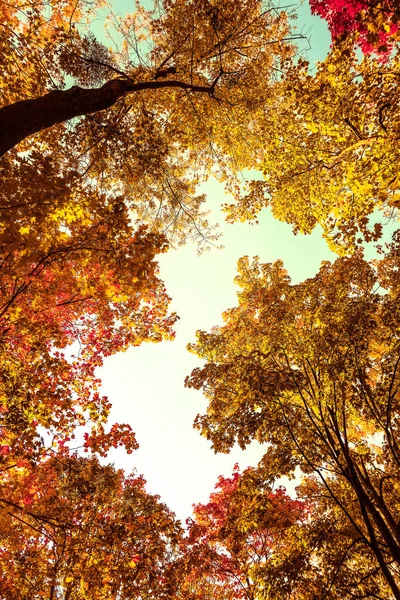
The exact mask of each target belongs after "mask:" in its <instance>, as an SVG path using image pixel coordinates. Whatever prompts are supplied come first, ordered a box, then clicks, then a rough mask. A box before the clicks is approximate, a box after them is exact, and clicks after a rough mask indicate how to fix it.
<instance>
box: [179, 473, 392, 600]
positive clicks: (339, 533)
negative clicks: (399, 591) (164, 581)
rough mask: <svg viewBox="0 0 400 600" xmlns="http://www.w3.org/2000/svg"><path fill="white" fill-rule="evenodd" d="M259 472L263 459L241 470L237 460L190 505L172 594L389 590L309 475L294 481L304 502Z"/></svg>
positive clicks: (334, 597)
mask: <svg viewBox="0 0 400 600" xmlns="http://www.w3.org/2000/svg"><path fill="white" fill-rule="evenodd" d="M265 474H266V472H265V470H264V469H263V466H262V465H259V466H258V467H257V468H247V469H246V470H245V471H244V472H243V473H242V474H240V472H239V470H238V469H237V467H236V468H235V470H234V473H233V475H232V477H230V478H224V477H220V478H219V480H218V483H217V485H216V489H217V491H216V492H214V493H213V494H211V496H210V501H209V502H208V503H207V504H199V505H197V506H195V507H194V517H193V519H188V521H187V524H188V535H187V537H186V538H185V539H184V540H183V542H182V544H181V547H182V552H183V554H182V557H181V558H180V559H178V561H177V564H178V569H177V571H178V573H179V578H178V579H179V582H180V585H179V584H178V591H179V592H180V594H181V596H180V595H179V593H178V595H177V597H178V598H179V597H185V598H188V599H190V600H192V599H193V600H194V599H196V600H203V599H208V598H210V597H212V598H218V599H219V598H220V599H221V600H228V599H231V598H235V599H236V598H245V599H248V600H264V599H265V600H267V599H268V600H273V599H276V600H278V599H279V600H294V599H296V600H316V599H317V598H318V599H321V598H324V599H329V600H344V599H346V600H350V599H351V598H354V597H355V596H356V597H363V594H365V596H364V597H370V596H369V594H375V596H372V595H371V597H375V598H388V597H390V590H389V589H388V587H387V585H386V584H385V581H384V579H383V577H382V575H381V574H380V573H379V569H377V568H376V566H375V565H374V563H373V558H372V560H371V554H370V553H369V552H368V550H367V549H366V548H365V547H364V545H363V544H362V543H360V540H359V538H358V537H357V535H356V534H355V532H354V531H352V529H351V527H349V525H348V523H346V520H345V519H344V518H343V515H342V514H341V512H340V510H335V508H336V507H335V506H334V505H332V504H330V505H329V508H327V507H326V505H325V504H326V495H325V496H324V495H323V494H322V495H319V494H316V487H315V481H312V482H310V484H309V485H308V486H306V485H303V486H301V489H300V488H298V491H299V493H300V494H302V495H303V496H304V497H306V496H307V499H306V501H304V500H298V499H293V498H290V497H289V496H288V495H287V494H286V493H285V490H284V489H283V488H282V487H278V488H276V489H275V490H273V489H272V487H271V484H270V477H269V475H268V474H267V476H266V477H265ZM311 490H312V491H311ZM324 503H325V504H324ZM332 511H333V512H334V516H333V515H332ZM355 565H356V567H357V568H356V569H355Z"/></svg>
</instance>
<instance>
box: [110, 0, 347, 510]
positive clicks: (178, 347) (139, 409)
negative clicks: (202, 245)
mask: <svg viewBox="0 0 400 600" xmlns="http://www.w3.org/2000/svg"><path fill="white" fill-rule="evenodd" d="M114 10H115V12H121V13H123V12H124V11H125V12H128V11H129V10H133V7H132V9H129V4H128V3H127V2H126V0H116V1H115V9H114ZM297 25H298V30H299V32H302V33H305V34H307V36H308V37H309V38H310V40H311V45H312V48H313V50H312V53H311V54H310V60H311V61H315V60H316V59H318V58H319V59H322V58H323V57H324V55H325V53H326V51H327V50H328V47H329V36H328V34H327V30H326V27H325V25H324V23H323V22H322V21H320V20H319V19H316V18H313V19H311V18H310V16H309V13H308V11H307V8H306V7H302V8H301V9H300V18H299V20H298V23H297ZM202 191H205V192H206V193H207V196H208V202H207V207H208V208H209V209H210V210H211V214H210V221H211V222H219V223H220V231H221V233H222V238H221V243H222V244H223V245H224V249H223V250H215V249H213V248H211V249H210V252H207V253H203V254H202V255H201V256H198V255H197V252H196V247H195V246H194V245H188V246H185V247H183V248H179V249H178V250H175V251H170V252H169V253H168V254H166V255H165V256H162V257H161V260H160V276H161V278H162V279H163V280H164V281H165V283H166V286H167V290H168V293H169V295H170V296H171V297H172V298H173V301H172V305H171V309H172V310H175V311H176V312H177V313H178V314H179V315H180V321H179V322H178V324H177V327H176V332H177V335H176V339H175V340H174V341H173V342H164V343H162V344H157V345H153V344H145V345H143V346H141V347H139V348H131V349H130V350H128V351H127V352H126V353H124V354H118V355H116V356H113V357H111V358H108V359H107V360H106V361H105V365H104V367H103V368H102V369H101V370H100V372H99V375H100V377H101V378H102V380H103V388H102V391H103V392H104V393H105V394H107V395H108V396H109V399H110V400H111V402H112V404H113V410H112V415H111V421H112V422H115V421H119V422H128V423H130V424H131V426H132V428H133V429H134V431H135V432H136V435H137V439H138V442H139V444H140V449H139V450H138V451H136V452H134V453H133V454H131V455H126V454H125V453H124V452H122V451H121V450H118V451H113V452H112V453H111V454H110V458H111V460H112V461H113V462H114V463H115V465H116V466H117V467H123V468H125V469H126V470H128V471H130V470H131V469H132V468H136V469H137V470H138V471H139V472H140V473H143V474H144V477H145V479H146V480H147V483H148V485H147V488H148V490H149V491H150V492H152V493H158V494H159V495H160V496H161V498H162V500H163V501H165V502H166V503H167V504H168V506H169V507H170V508H171V509H172V510H174V511H175V512H176V514H177V515H178V517H179V518H181V519H182V520H184V519H186V518H187V517H188V516H190V514H191V506H192V504H193V503H197V502H205V501H207V498H208V496H209V494H210V493H211V492H212V491H213V487H214V485H215V483H216V481H217V478H218V475H225V476H227V475H230V474H231V472H232V469H233V465H234V464H235V462H239V464H240V465H241V466H242V467H246V466H247V465H251V464H252V465H255V464H256V463H257V461H258V459H259V458H261V455H262V450H261V448H260V447H259V446H257V445H254V446H252V447H250V448H249V449H248V450H247V451H246V452H241V451H240V449H234V451H232V452H231V454H229V455H215V454H214V453H213V452H212V451H211V449H210V444H209V442H207V440H205V439H204V438H202V437H201V436H200V434H199V433H198V432H197V431H194V430H193V429H192V423H193V420H194V417H195V416H196V414H197V413H198V412H203V411H204V410H205V407H206V402H205V399H204V398H203V397H202V394H201V393H200V392H196V391H194V390H189V389H185V388H184V387H183V382H184V378H185V376H186V375H188V374H189V373H190V372H191V370H192V369H193V368H194V367H196V366H199V364H200V361H199V360H198V359H196V357H194V356H193V355H190V354H189V353H188V352H187V350H186V345H187V343H189V342H192V341H194V338H195V332H196V330H197V329H206V330H208V329H210V327H212V326H213V325H216V324H218V323H220V322H221V313H222V312H223V311H224V310H226V309H227V308H229V307H231V306H234V305H235V304H236V289H235V285H234V284H233V278H234V276H235V274H236V263H237V260H238V259H239V258H240V257H241V256H243V255H245V254H247V255H249V256H254V255H258V256H259V257H260V258H261V260H262V261H265V262H268V261H273V260H276V259H278V258H281V259H283V260H284V263H285V267H286V269H287V270H288V271H289V274H290V275H291V277H292V279H293V281H301V280H303V279H305V278H307V277H310V276H313V275H314V274H315V273H316V272H317V271H318V268H319V265H320V262H321V260H327V259H334V258H335V257H334V255H333V254H332V253H331V252H329V250H328V249H327V247H326V244H325V242H324V241H323V240H322V237H321V235H320V231H318V230H316V231H315V232H314V233H313V234H312V235H311V236H293V235H292V233H291V228H290V226H289V225H286V224H283V223H280V222H278V221H276V220H274V219H273V218H272V217H271V215H270V214H269V212H268V211H266V210H265V211H263V212H262V213H261V215H260V219H259V224H258V225H250V224H246V223H245V224H243V223H238V224H235V225H227V224H226V223H225V222H224V221H223V216H222V214H221V212H220V211H219V206H220V205H221V204H222V203H223V202H226V201H227V200H228V199H227V197H226V196H225V195H224V191H223V189H222V187H221V186H220V185H218V184H217V183H215V182H209V183H208V184H207V185H206V186H205V187H204V190H202Z"/></svg>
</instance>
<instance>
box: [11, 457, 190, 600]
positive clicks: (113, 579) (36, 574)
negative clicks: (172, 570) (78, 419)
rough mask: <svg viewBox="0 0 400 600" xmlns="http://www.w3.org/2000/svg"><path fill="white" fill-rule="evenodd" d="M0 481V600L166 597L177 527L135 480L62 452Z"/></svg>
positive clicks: (22, 464)
mask: <svg viewBox="0 0 400 600" xmlns="http://www.w3.org/2000/svg"><path fill="white" fill-rule="evenodd" d="M1 479H2V493H1V497H0V506H1V514H0V529H1V535H2V544H1V550H0V565H1V570H0V593H1V597H2V598H4V600H14V599H15V600H17V599H18V600H28V599H29V600H41V599H43V598H44V599H47V600H75V599H81V598H88V599H89V598H90V600H92V599H93V600H103V599H106V598H111V597H113V598H114V597H118V598H144V597H145V598H148V599H149V600H150V599H152V598H157V599H158V598H170V595H169V593H170V592H169V591H168V589H167V585H166V582H165V579H164V577H163V573H164V571H165V570H167V569H168V568H169V563H170V562H171V560H172V557H173V549H174V547H175V546H176V545H177V543H178V542H179V539H180V536H181V529H180V526H179V523H178V522H176V520H175V518H174V515H173V514H172V513H171V512H170V511H169V510H168V508H167V507H166V506H165V505H164V504H162V503H160V502H159V499H158V497H157V496H152V495H151V494H149V493H148V492H146V490H145V486H144V484H145V481H144V479H143V478H142V477H139V476H137V475H136V474H135V473H132V474H131V475H129V476H125V475H124V474H123V472H122V471H121V470H119V471H118V470H115V469H114V468H113V467H112V466H110V465H108V466H102V465H100V464H99V462H98V460H97V459H96V458H93V457H92V458H82V457H79V456H77V455H75V454H69V453H68V452H67V451H66V450H62V451H60V452H59V453H57V454H54V455H53V456H51V457H48V458H47V459H46V460H44V461H42V462H41V464H40V465H39V466H37V467H36V466H35V465H32V464H29V461H28V460H23V461H21V462H20V463H19V464H18V465H16V466H15V467H14V468H13V469H12V471H10V470H9V471H7V472H5V473H4V472H3V473H2V475H1Z"/></svg>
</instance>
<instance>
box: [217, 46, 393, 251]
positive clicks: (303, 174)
mask: <svg viewBox="0 0 400 600" xmlns="http://www.w3.org/2000/svg"><path fill="white" fill-rule="evenodd" d="M398 72H399V56H398V55H394V56H393V58H392V59H391V61H390V62H388V63H387V64H385V65H384V66H383V65H382V63H381V62H379V60H377V59H373V58H371V57H365V58H364V59H363V60H362V61H360V60H359V59H358V58H357V55H356V53H355V51H354V49H353V48H352V44H351V43H350V41H346V42H342V43H341V44H337V45H335V46H334V48H333V49H332V51H331V52H330V54H329V56H328V57H327V58H326V60H325V61H324V62H321V63H319V64H318V66H317V71H316V73H315V75H311V74H310V73H309V65H308V63H307V62H304V61H302V60H300V61H299V62H298V64H297V65H295V66H292V67H290V68H288V70H287V71H286V73H285V75H284V76H283V77H282V79H281V81H280V82H279V87H278V84H277V88H276V98H275V100H274V101H272V102H271V104H266V109H265V112H264V117H263V118H262V119H261V120H260V122H259V127H260V129H262V130H263V133H262V134H261V138H260V142H261V145H262V147H263V153H264V155H263V158H262V159H261V160H260V170H262V171H263V173H264V179H260V178H259V179H258V180H253V181H251V180H250V181H249V182H248V189H247V196H246V193H243V190H242V191H241V194H240V196H239V195H238V196H237V197H236V198H235V201H234V203H231V204H227V206H226V207H225V210H226V212H227V214H228V219H229V220H230V221H235V220H255V219H256V218H257V215H258V213H259V212H260V210H261V209H263V208H264V207H267V206H269V207H270V208H271V211H272V213H273V215H274V216H275V217H276V218H277V219H279V220H281V221H285V222H287V223H290V224H291V225H292V226H293V230H294V232H295V233H306V234H307V233H310V232H311V231H312V230H313V229H314V228H315V227H316V226H317V225H319V226H321V228H322V230H323V235H324V237H325V238H326V240H327V242H328V244H329V246H330V248H331V249H332V250H334V251H335V252H337V253H339V254H349V253H352V252H354V251H355V249H356V248H357V247H360V245H361V244H362V243H363V242H364V241H366V242H369V241H377V240H378V239H379V238H380V236H381V235H382V231H383V227H382V225H381V222H382V221H385V220H389V219H393V218H397V216H398V205H399V171H398V165H399V149H398V141H397V140H398V137H399V130H398V123H399V113H398V107H399V105H400V103H399V98H398V85H397V74H398ZM377 220H378V221H379V222H377Z"/></svg>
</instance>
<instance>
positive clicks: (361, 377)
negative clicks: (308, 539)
mask: <svg viewBox="0 0 400 600" xmlns="http://www.w3.org/2000/svg"><path fill="white" fill-rule="evenodd" d="M399 241H400V240H399V236H398V235H397V237H396V238H395V240H394V241H393V243H392V244H391V245H390V247H389V249H388V254H387V255H386V256H385V257H383V258H382V259H381V260H380V261H376V262H375V263H373V264H368V263H367V262H365V261H364V260H363V258H362V257H361V255H360V253H357V254H356V255H354V256H353V257H352V258H341V259H338V260H337V261H336V262H335V263H333V264H330V263H323V265H322V267H321V269H320V271H319V273H318V274H317V275H316V276H315V277H314V278H312V279H309V280H307V281H305V282H304V283H300V284H297V285H291V284H290V279H289V277H288V275H287V273H286V271H285V270H284V268H283V265H282V263H281V262H280V261H278V262H277V263H275V264H264V265H260V264H259V262H258V261H257V259H255V260H254V261H253V262H252V263H251V262H250V261H249V260H248V258H247V257H244V258H242V259H241V260H240V261H239V274H238V276H237V278H236V282H237V283H238V284H239V285H240V287H241V288H242V290H241V292H240V293H239V294H238V296H239V306H238V307H236V308H233V309H230V310H228V311H226V312H225V313H224V320H225V325H223V326H221V327H215V328H214V329H213V330H212V331H211V333H205V332H198V334H197V338H198V340H197V343H196V344H192V345H190V346H189V348H190V350H191V351H193V352H195V353H196V354H197V355H198V356H199V357H201V358H202V359H203V360H205V361H206V364H205V366H204V367H203V368H198V369H195V370H194V371H193V372H192V374H191V376H190V377H189V378H188V379H187V381H186V384H187V385H189V386H190V387H194V388H196V389H200V388H201V389H203V391H204V393H205V395H206V397H207V398H208V400H209V407H208V410H207V414H205V415H203V416H198V417H197V419H196V423H195V424H196V427H197V428H199V429H200V430H201V431H202V434H203V435H205V436H206V437H207V438H208V439H210V440H211V441H212V444H213V447H214V449H215V450H216V451H220V452H221V451H222V452H228V451H229V449H230V448H231V447H232V445H233V444H234V443H235V442H236V441H237V442H238V443H239V445H240V446H241V447H242V448H243V447H245V446H246V445H247V444H248V443H250V441H251V440H253V439H256V440H258V441H259V442H262V443H266V444H268V446H267V449H266V454H265V457H264V459H263V461H262V466H263V473H264V477H265V478H266V479H267V480H268V478H269V479H270V481H274V480H275V479H276V478H279V477H280V476H283V475H289V476H290V475H293V474H294V473H295V470H296V469H301V472H302V473H303V476H304V478H305V485H306V486H311V489H313V491H312V492H311V493H310V496H311V497H312V496H313V495H317V496H318V495H319V496H321V507H323V506H324V503H325V514H326V515H327V517H328V520H329V517H330V518H331V519H332V518H333V515H334V514H335V512H336V513H337V511H338V510H339V511H341V513H342V515H343V518H344V521H345V522H346V523H347V526H348V527H350V529H351V531H352V536H355V539H357V540H358V541H357V545H359V544H361V545H362V546H363V548H364V550H363V552H364V555H365V556H373V564H374V569H375V570H376V569H379V570H380V571H381V574H382V575H383V576H384V578H385V579H386V582H387V583H386V585H387V586H389V588H390V590H391V591H390V594H391V595H392V597H394V598H399V597H400V582H399V571H398V570H399V561H400V553H399V550H400V544H399V542H400V538H399V536H400V532H399V527H398V522H399V517H400V515H399V511H400V506H399V503H398V493H397V490H398V486H399V475H400V474H399V449H398V442H397V440H398V422H399V364H400V354H399V343H398V335H397V331H398V328H399V322H398V310H397V306H398V301H399V290H400V287H399V276H398V260H399V253H400V245H399ZM379 286H381V288H380V287H379ZM381 290H382V291H381ZM312 482H315V483H312ZM315 486H317V487H315ZM331 505H333V507H334V509H332V507H331ZM332 522H333V521H332ZM368 593H371V594H372V593H375V592H373V590H371V589H369V591H368ZM379 597H387V594H386V596H385V594H384V593H383V594H382V595H381V596H379Z"/></svg>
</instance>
